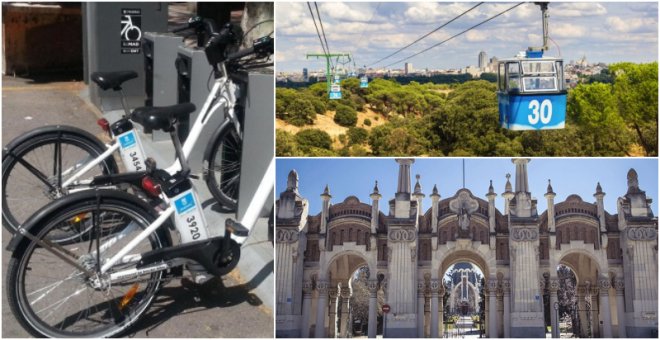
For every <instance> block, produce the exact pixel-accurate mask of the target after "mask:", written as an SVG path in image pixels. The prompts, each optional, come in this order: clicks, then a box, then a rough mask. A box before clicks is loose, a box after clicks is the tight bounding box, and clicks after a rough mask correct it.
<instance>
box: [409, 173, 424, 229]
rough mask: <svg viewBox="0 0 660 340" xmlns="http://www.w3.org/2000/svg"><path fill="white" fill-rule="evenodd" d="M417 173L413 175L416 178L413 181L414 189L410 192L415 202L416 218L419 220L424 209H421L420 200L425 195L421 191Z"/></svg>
mask: <svg viewBox="0 0 660 340" xmlns="http://www.w3.org/2000/svg"><path fill="white" fill-rule="evenodd" d="M419 178H420V176H419V174H417V175H416V176H415V179H417V182H415V191H414V192H413V194H412V197H413V199H414V200H415V201H416V202H417V220H418V221H419V216H422V214H424V210H423V209H422V200H423V199H424V197H426V195H424V194H423V193H422V186H421V185H420V184H419Z"/></svg>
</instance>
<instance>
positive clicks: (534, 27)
mask: <svg viewBox="0 0 660 340" xmlns="http://www.w3.org/2000/svg"><path fill="white" fill-rule="evenodd" d="M475 4H476V3H357V2H356V3H339V2H324V3H319V4H318V7H319V12H320V13H321V17H322V19H323V26H324V31H325V33H326V37H327V40H328V45H329V47H330V50H331V52H333V53H334V52H350V53H352V54H353V55H354V59H355V64H356V66H357V67H363V66H364V65H367V67H372V68H383V67H384V66H389V67H387V68H389V69H403V68H404V63H405V62H408V63H411V64H413V65H415V69H425V68H430V69H460V68H464V67H466V66H471V65H477V62H476V56H477V55H478V54H479V52H480V51H484V52H486V54H487V55H488V57H489V58H490V57H492V56H496V57H498V58H500V59H501V58H507V57H511V56H513V55H515V54H516V53H517V52H519V51H521V50H524V49H525V48H527V47H528V46H538V45H540V44H541V40H542V39H541V36H542V34H541V18H540V17H541V14H540V10H539V8H538V6H535V5H533V4H531V3H526V4H523V5H521V6H519V7H517V8H515V9H513V10H511V11H510V12H508V13H505V14H503V15H502V16H500V17H498V18H496V19H494V20H492V21H490V22H488V23H486V24H484V25H483V26H480V27H478V28H477V29H474V30H471V31H468V32H467V33H466V34H464V35H461V36H458V37H457V38H455V39H453V40H450V41H449V42H447V43H445V44H443V45H441V46H439V47H436V48H434V49H431V50H430V51H428V52H426V53H422V54H420V55H419V56H416V57H414V58H411V59H408V60H404V61H402V62H400V63H397V64H393V65H389V64H390V63H393V62H395V61H397V60H401V59H404V58H406V57H408V56H410V55H412V54H413V53H416V52H419V51H421V50H423V49H425V48H427V47H429V46H431V45H434V44H437V43H439V42H441V41H443V40H445V39H447V38H449V37H450V36H452V35H454V34H457V33H459V32H461V31H463V30H465V29H467V28H469V27H470V26H473V25H474V24H476V23H479V22H481V21H483V20H486V19H487V18H489V17H491V16H493V15H495V14H497V13H499V12H502V11H504V10H506V9H507V8H510V7H512V6H513V5H514V4H515V3H485V4H483V5H481V6H479V7H477V8H475V9H474V10H472V11H470V12H468V13H467V14H466V15H464V16H463V17H461V18H459V19H457V20H456V21H455V22H452V23H451V24H449V25H447V26H446V27H445V28H443V29H441V30H439V31H437V32H435V33H433V34H431V35H430V36H429V37H427V38H426V39H424V40H422V41H420V42H419V43H417V44H415V45H413V46H411V47H410V48H408V49H406V50H404V51H402V52H400V53H398V54H396V55H395V56H393V57H391V58H388V59H386V60H384V61H382V62H380V63H376V64H373V65H371V64H372V63H374V62H376V61H377V60H378V59H381V58H383V57H385V56H387V55H389V54H391V53H393V52H395V51H396V50H398V49H399V48H401V47H403V46H405V45H407V44H409V43H410V42H412V41H414V40H415V39H417V38H418V37H420V36H421V35H423V34H425V33H427V32H429V31H431V30H432V29H434V28H436V27H438V26H439V25H441V24H444V23H445V22H447V21H448V20H450V19H452V18H454V17H456V16H457V15H459V14H460V13H462V12H464V11H466V10H467V9H469V8H470V7H472V6H474V5H475ZM276 11H277V13H278V14H279V15H278V25H277V37H278V44H277V53H278V57H277V71H278V72H282V71H284V72H291V71H298V72H300V70H301V65H305V66H304V67H307V68H309V69H310V70H316V69H318V68H320V67H321V64H322V62H321V61H316V60H306V59H305V53H307V52H318V51H321V46H320V43H319V39H318V36H317V35H316V29H315V27H314V24H313V22H312V18H311V16H310V13H309V9H308V8H307V6H306V5H305V3H281V4H278V6H276ZM657 11H658V7H657V3H648V2H645V3H595V2H591V3H551V4H550V10H549V13H550V29H549V32H550V38H551V42H549V45H550V50H549V51H548V52H547V54H548V55H552V56H558V55H559V54H560V53H561V57H563V58H564V60H565V61H566V62H568V61H569V60H579V59H580V58H582V57H583V56H585V55H586V56H587V57H588V59H589V60H590V61H591V62H605V63H613V62H618V61H631V62H651V61H656V60H657V59H658V55H657V44H658V42H657V28H658V25H657ZM314 12H315V11H314ZM285 14H286V15H285ZM280 18H281V20H280ZM525 22H527V23H529V24H523V25H521V23H525ZM557 46H559V49H558V48H557Z"/></svg>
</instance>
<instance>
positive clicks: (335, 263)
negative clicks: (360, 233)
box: [323, 250, 376, 280]
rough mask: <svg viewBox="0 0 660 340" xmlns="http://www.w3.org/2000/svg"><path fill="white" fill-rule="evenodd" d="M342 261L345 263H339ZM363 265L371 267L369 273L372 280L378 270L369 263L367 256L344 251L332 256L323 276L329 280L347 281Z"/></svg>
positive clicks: (356, 252)
mask: <svg viewBox="0 0 660 340" xmlns="http://www.w3.org/2000/svg"><path fill="white" fill-rule="evenodd" d="M340 260H344V261H345V262H344V263H339V261H340ZM363 265H367V267H369V273H370V275H371V276H370V279H373V278H374V275H375V272H376V268H375V267H374V266H373V265H371V264H370V263H369V259H368V257H367V256H365V255H364V254H362V253H360V252H358V251H355V250H342V251H339V252H337V253H335V254H332V256H331V257H330V259H329V260H328V261H327V265H326V267H325V272H324V273H323V274H325V277H326V278H327V279H329V280H330V279H332V280H340V279H341V280H345V279H349V278H350V275H351V274H352V273H354V272H355V271H356V270H357V269H358V268H360V267H362V266H363ZM333 270H334V271H335V276H334V277H333V276H332V275H331V272H332V271H333ZM337 274H339V275H337Z"/></svg>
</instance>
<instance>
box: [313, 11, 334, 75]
mask: <svg viewBox="0 0 660 340" xmlns="http://www.w3.org/2000/svg"><path fill="white" fill-rule="evenodd" d="M314 7H316V16H318V17H319V25H320V26H321V33H322V34H323V41H325V47H326V48H327V49H328V54H330V45H328V39H326V36H325V30H324V29H323V21H322V20H321V12H319V6H318V4H317V3H316V1H314ZM330 65H331V66H332V67H333V68H334V67H335V66H334V65H332V61H330Z"/></svg>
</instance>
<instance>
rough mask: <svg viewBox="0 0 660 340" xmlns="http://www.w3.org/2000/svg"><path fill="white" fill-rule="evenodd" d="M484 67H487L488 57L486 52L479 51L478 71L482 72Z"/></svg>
mask: <svg viewBox="0 0 660 340" xmlns="http://www.w3.org/2000/svg"><path fill="white" fill-rule="evenodd" d="M486 67H488V55H487V54H486V52H484V51H481V52H479V69H480V70H481V71H484V70H485V69H486Z"/></svg>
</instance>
